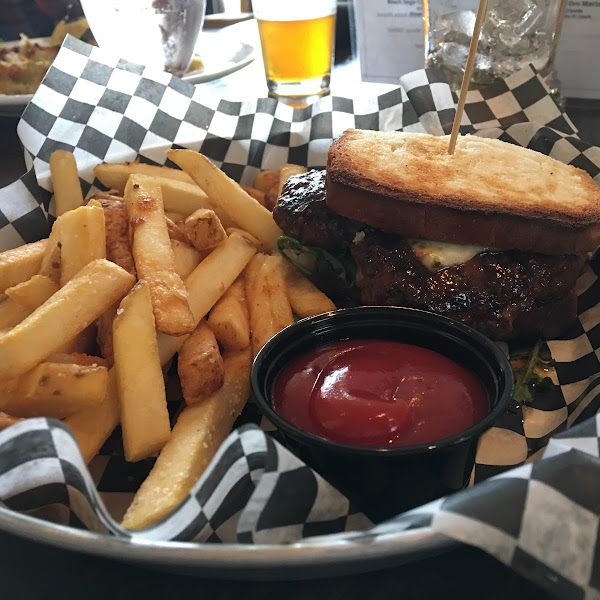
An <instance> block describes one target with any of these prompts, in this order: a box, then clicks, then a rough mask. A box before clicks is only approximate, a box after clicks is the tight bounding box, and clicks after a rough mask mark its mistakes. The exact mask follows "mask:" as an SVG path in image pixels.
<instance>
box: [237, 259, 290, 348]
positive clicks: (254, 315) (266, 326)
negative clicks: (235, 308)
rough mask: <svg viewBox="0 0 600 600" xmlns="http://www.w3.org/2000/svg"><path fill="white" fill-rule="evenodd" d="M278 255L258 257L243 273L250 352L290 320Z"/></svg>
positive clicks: (260, 345)
mask: <svg viewBox="0 0 600 600" xmlns="http://www.w3.org/2000/svg"><path fill="white" fill-rule="evenodd" d="M279 258H280V257H278V256H267V257H265V258H263V259H262V260H261V259H260V257H258V258H257V259H255V261H253V262H254V264H252V263H250V265H249V267H250V268H249V269H248V270H247V271H246V273H245V288H246V300H247V302H248V312H249V314H250V331H251V340H252V352H253V354H254V356H256V355H257V354H258V352H259V351H260V349H261V348H262V347H263V346H264V345H265V344H266V343H267V342H268V341H269V340H270V339H271V338H272V337H273V336H274V335H275V334H276V333H278V332H279V331H281V330H282V329H283V328H284V327H287V326H288V325H291V324H292V323H293V322H294V317H293V315H292V310H291V307H290V304H289V301H288V299H287V294H286V290H285V282H284V280H283V272H282V268H281V263H280V261H279Z"/></svg>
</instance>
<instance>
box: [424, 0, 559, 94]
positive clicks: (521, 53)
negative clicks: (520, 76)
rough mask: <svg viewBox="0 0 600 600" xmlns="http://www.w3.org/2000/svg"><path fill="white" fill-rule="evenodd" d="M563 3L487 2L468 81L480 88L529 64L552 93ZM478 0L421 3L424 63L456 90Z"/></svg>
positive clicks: (546, 0)
mask: <svg viewBox="0 0 600 600" xmlns="http://www.w3.org/2000/svg"><path fill="white" fill-rule="evenodd" d="M564 5H565V0H488V5H487V14H486V18H485V21H484V23H483V26H482V29H481V35H480V38H479V43H478V46H477V55H476V57H475V65H474V68H473V75H472V78H471V86H472V87H481V86H485V85H488V84H490V83H492V82H493V81H494V80H495V79H498V78H504V77H507V76H508V75H510V74H511V73H514V72H515V71H518V70H520V69H522V68H524V67H526V66H527V65H529V64H531V65H533V66H534V67H535V69H536V70H537V71H538V72H539V73H540V74H541V75H542V77H544V79H545V81H546V83H547V84H548V86H549V87H550V89H551V91H552V92H554V93H556V92H557V91H558V90H557V87H558V84H557V82H556V75H555V71H554V57H555V53H556V45H557V42H558V38H559V35H560V27H561V23H562V17H563V10H564ZM477 7H478V2H477V0H423V18H424V22H425V62H426V64H427V66H429V67H437V68H440V69H443V70H444V71H445V72H446V76H447V78H448V83H449V84H450V87H451V88H452V89H454V90H456V89H459V88H460V85H461V82H462V76H463V73H464V69H465V64H466V62H467V55H468V53H469V44H470V41H471V35H472V32H473V27H474V25H475V14H476V12H477Z"/></svg>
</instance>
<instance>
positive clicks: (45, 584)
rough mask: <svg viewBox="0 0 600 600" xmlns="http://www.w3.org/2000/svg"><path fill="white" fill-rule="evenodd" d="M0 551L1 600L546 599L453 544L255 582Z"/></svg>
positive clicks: (3, 127)
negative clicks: (388, 560) (423, 555)
mask: <svg viewBox="0 0 600 600" xmlns="http://www.w3.org/2000/svg"><path fill="white" fill-rule="evenodd" d="M348 68H350V69H355V71H354V73H356V68H357V67H356V65H354V66H352V65H350V66H349V67H348ZM248 69H249V70H248V71H246V70H243V71H242V72H240V73H238V74H233V75H229V76H228V77H226V78H223V80H221V81H219V82H216V83H215V84H212V85H211V87H212V89H213V90H216V91H218V90H220V89H223V90H224V89H227V88H230V86H231V85H235V86H236V87H238V89H245V86H244V81H245V80H247V79H248V78H251V79H252V80H253V81H254V82H255V83H256V82H257V81H259V83H258V84H257V85H258V86H259V88H260V86H261V85H262V83H260V82H262V81H264V80H262V79H259V80H257V79H256V77H259V78H260V77H261V76H262V74H261V71H260V70H261V66H260V61H257V62H256V63H255V65H254V66H253V67H252V68H248ZM244 71H246V72H244ZM338 73H339V71H338ZM257 74H258V75H257ZM346 89H349V88H346ZM373 89H374V90H375V89H376V87H375V88H373ZM265 91H266V90H265ZM341 91H342V93H343V90H341ZM334 92H336V90H335V89H334ZM245 93H247V91H246V92H245ZM336 93H339V92H336ZM567 110H568V113H569V114H570V116H571V117H572V119H573V121H574V122H575V124H576V125H577V127H578V128H579V129H580V134H581V137H582V138H583V139H584V140H586V141H589V142H591V143H594V144H597V145H600V110H599V109H597V108H596V107H595V106H594V105H593V104H590V103H587V104H581V103H573V102H569V103H568V104H567ZM17 122H18V120H17V119H16V118H6V117H4V118H3V117H0V187H1V186H5V185H7V184H8V183H10V182H11V181H14V180H15V179H16V178H17V177H19V176H20V175H21V174H23V173H24V172H25V163H24V160H23V152H22V150H21V147H20V143H19V141H18V138H17V135H16V127H17ZM0 555H1V556H2V561H0V580H1V581H2V584H1V590H2V593H1V596H2V598H3V600H10V599H13V598H19V599H27V598H43V597H44V598H55V597H56V598H58V597H60V598H63V599H65V600H66V599H70V598H78V599H79V598H82V597H83V598H87V599H90V598H102V599H105V598H111V599H120V598H128V599H131V598H145V597H147V598H154V597H160V598H162V597H169V598H187V597H202V598H206V599H210V600H213V599H215V600H217V599H227V598H236V600H237V599H240V600H254V599H259V598H260V599H262V598H281V599H292V600H293V599H296V598H298V599H301V598H302V599H305V598H311V599H317V598H328V599H330V600H336V599H347V598H348V599H353V598H357V599H358V598H361V599H363V598H368V597H371V596H373V597H382V598H403V599H411V598H415V599H416V598H418V599H429V598H431V599H433V598H461V599H468V598H490V599H505V598H510V597H514V598H525V597H526V598H528V600H538V599H540V600H541V599H547V598H550V596H549V595H548V594H546V593H545V592H544V591H542V590H540V589H538V588H537V587H535V586H533V585H532V584H531V583H529V582H528V581H527V580H525V579H524V578H522V577H520V576H519V575H517V574H516V573H515V572H513V571H511V570H510V569H508V568H506V567H504V566H503V565H501V564H500V563H498V562H497V561H496V560H495V559H493V558H491V557H489V556H488V555H486V554H484V553H483V552H480V551H479V550H476V549H473V548H469V547H459V548H457V549H456V550H453V551H451V552H447V553H445V554H442V555H439V556H436V557H432V558H427V559H423V560H420V561H417V562H414V563H411V564H408V565H403V566H399V567H395V568H388V569H386V570H380V571H376V572H372V573H366V574H355V575H351V576H347V577H342V578H330V579H319V580H311V581H301V582H290V581H282V582H263V583H257V582H236V581H219V580H209V579H205V578H195V577H190V576H183V575H173V574H169V573H162V572H160V571H153V570H147V569H145V568H141V567H137V566H131V565H126V564H123V563H119V562H115V561H111V560H107V559H100V558H95V557H90V556H87V555H81V554H75V553H73V552H68V551H63V550H58V549H56V548H51V547H47V546H44V545H41V544H38V543H35V542H30V541H27V540H24V539H21V538H18V537H15V536H12V535H8V534H5V533H2V532H0ZM306 576H307V577H309V576H310V573H308V572H307V574H306Z"/></svg>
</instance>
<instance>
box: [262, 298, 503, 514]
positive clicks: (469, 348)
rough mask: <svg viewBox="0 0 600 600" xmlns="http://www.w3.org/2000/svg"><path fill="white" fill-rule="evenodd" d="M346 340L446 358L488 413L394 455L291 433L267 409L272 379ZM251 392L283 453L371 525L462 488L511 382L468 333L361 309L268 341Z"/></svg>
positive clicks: (423, 317)
mask: <svg viewBox="0 0 600 600" xmlns="http://www.w3.org/2000/svg"><path fill="white" fill-rule="evenodd" d="M348 339H377V340H388V341H397V342H403V343H407V344H414V345H416V346H421V347H423V348H428V349H430V350H434V351H436V352H439V353H440V354H442V355H444V356H447V357H448V358H450V359H452V360H454V361H455V362H457V363H459V364H460V365H462V366H464V367H465V368H467V369H468V370H470V371H471V372H472V373H474V374H475V375H476V376H478V377H479V379H480V381H481V383H482V384H483V387H484V388H485V390H486V393H487V396H488V401H489V406H490V411H489V413H488V414H487V416H486V417H484V418H483V419H482V420H481V421H480V422H479V423H476V424H475V425H473V426H472V427H470V428H469V429H466V430H465V431H462V432H461V433H459V434H456V435H453V436H451V437H447V438H444V439H441V440H435V441H432V442H431V443H428V444H420V445H417V446H405V447H394V448H371V447H364V446H352V445H348V444H341V443H337V442H333V441H331V440H328V439H325V438H322V437H320V436H317V435H314V434H312V433H308V432H306V431H303V430H301V429H298V428H297V427H295V426H294V425H292V424H291V423H289V422H288V421H286V420H285V419H284V418H283V417H281V416H280V415H279V414H278V413H277V412H276V411H275V410H274V409H273V405H272V390H273V384H274V382H275V379H276V378H277V376H278V374H279V373H280V372H281V370H282V369H283V368H284V367H285V366H286V365H287V364H289V363H290V362H291V361H292V360H294V359H295V358H297V357H299V356H301V355H302V354H305V353H307V352H310V351H312V350H315V349H317V348H320V347H322V346H324V345H327V344H330V343H333V342H337V341H341V340H348ZM252 389H253V392H254V396H255V399H256V402H257V403H258V406H259V408H260V409H261V411H262V412H263V414H264V415H265V416H266V417H267V418H268V419H269V420H270V421H271V422H272V423H273V424H274V425H275V426H276V427H277V429H278V430H279V432H280V433H281V434H282V436H283V439H284V442H285V444H286V445H287V447H288V448H289V449H290V450H291V451H292V452H294V453H295V454H296V455H297V456H299V457H300V458H301V459H302V460H303V461H304V462H306V463H307V464H308V465H310V466H311V467H312V468H313V469H315V471H317V472H318V473H320V474H321V475H322V476H323V477H325V479H327V480H328V481H329V482H330V483H331V484H333V485H334V486H335V487H337V488H338V489H339V490H340V491H341V492H343V493H344V494H346V496H347V497H348V498H349V499H350V500H351V501H352V502H354V503H355V504H356V505H357V506H358V507H359V508H360V509H361V510H362V511H363V512H364V513H365V514H366V515H367V516H369V517H370V518H371V519H372V520H374V521H376V522H377V521H381V520H383V519H385V518H388V517H391V516H394V515H396V514H399V513H401V512H403V511H405V510H408V509H410V508H414V507H416V506H420V505H421V504H424V503H425V502H428V501H430V500H433V499H435V498H439V497H441V496H444V495H446V494H448V493H451V492H454V491H456V490H459V489H461V488H463V487H465V486H466V485H467V483H468V480H469V476H470V473H471V470H472V468H473V465H474V462H475V452H476V448H477V441H478V439H479V436H480V435H481V434H482V433H483V432H484V431H486V430H487V429H489V428H490V427H491V426H492V425H493V424H494V422H495V421H496V420H497V419H498V418H499V417H500V416H501V415H502V414H503V413H504V412H505V411H506V409H507V408H508V406H509V404H510V400H511V396H512V391H513V374H512V370H511V367H510V364H509V362H508V359H507V358H506V356H505V355H504V353H503V352H502V351H501V350H500V348H499V347H498V346H497V345H496V344H495V343H494V342H492V341H491V340H489V339H488V338H486V337H485V336H483V335H482V334H480V333H479V332H477V331H475V330H474V329H472V328H471V327H467V326H466V325H463V324H462V323H458V322H456V321H453V320H451V319H448V318H446V317H441V316H439V315H435V314H433V313H429V312H425V311H421V310H415V309H409V308H400V307H380V306H375V307H373V306H361V307H358V308H349V309H343V310H337V311H334V312H330V313H325V314H323V315H319V316H316V317H310V318H308V319H303V320H301V321H298V322H297V323H295V324H294V325H291V326H290V327H287V328H286V329H284V330H283V331H281V332H280V333H278V334H277V335H276V336H274V337H273V338H272V339H271V340H270V341H269V342H268V343H267V344H266V345H265V347H264V348H263V349H262V350H261V351H260V352H259V353H258V355H257V357H256V359H255V361H254V365H253V367H252Z"/></svg>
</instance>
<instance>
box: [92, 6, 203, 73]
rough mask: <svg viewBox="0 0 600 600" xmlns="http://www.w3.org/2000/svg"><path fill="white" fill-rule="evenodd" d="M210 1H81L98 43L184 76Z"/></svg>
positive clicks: (142, 61)
mask: <svg viewBox="0 0 600 600" xmlns="http://www.w3.org/2000/svg"><path fill="white" fill-rule="evenodd" d="M205 5H206V0H81V7H82V8H83V12H84V13H85V16H86V18H87V20H88V23H89V26H90V29H91V30H92V33H93V35H94V37H95V38H96V41H97V42H98V45H99V46H100V47H101V48H107V49H109V50H112V51H114V52H116V53H118V54H119V55H120V56H122V57H123V58H126V59H128V60H131V61H133V62H137V63H140V64H142V65H149V66H153V67H157V68H160V69H164V70H165V71H168V72H169V73H173V74H174V75H180V76H181V75H183V74H184V73H185V72H186V71H187V69H188V67H189V66H190V61H191V60H192V56H193V54H194V48H195V47H196V41H197V39H198V34H199V33H200V30H201V29H202V23H203V22H204V14H205V8H206V6H205Z"/></svg>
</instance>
